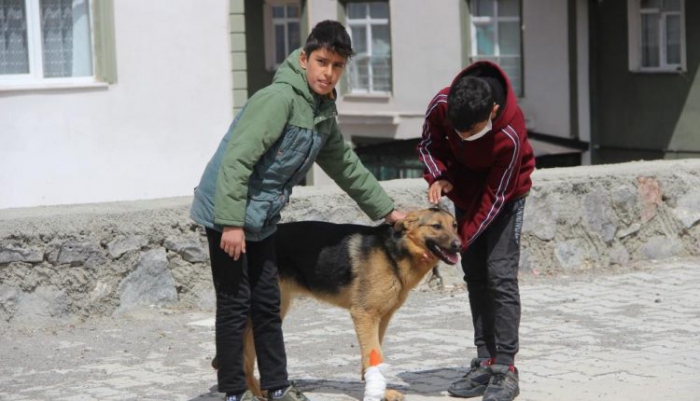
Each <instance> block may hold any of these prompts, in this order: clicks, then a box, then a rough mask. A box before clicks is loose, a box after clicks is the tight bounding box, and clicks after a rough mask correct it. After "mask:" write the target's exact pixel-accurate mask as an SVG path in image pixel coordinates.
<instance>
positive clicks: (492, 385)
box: [483, 364, 520, 401]
mask: <svg viewBox="0 0 700 401" xmlns="http://www.w3.org/2000/svg"><path fill="white" fill-rule="evenodd" d="M489 368H490V369H491V373H492V376H491V380H489V385H488V386H487V387H486V391H485V392H484V399H483V401H513V399H515V397H517V396H518V394H520V386H519V385H518V381H519V378H518V376H519V375H518V369H516V368H513V370H510V367H509V366H508V365H497V364H494V365H491V366H489Z"/></svg>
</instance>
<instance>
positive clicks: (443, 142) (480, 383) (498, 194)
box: [418, 61, 535, 401]
mask: <svg viewBox="0 0 700 401" xmlns="http://www.w3.org/2000/svg"><path fill="white" fill-rule="evenodd" d="M418 153H419V158H420V160H421V161H422V162H423V164H424V165H425V173H424V177H425V179H426V181H428V184H429V189H428V200H429V201H430V202H431V203H437V202H438V201H439V200H440V198H441V196H442V195H446V196H447V197H448V198H449V199H451V200H452V202H453V203H454V205H455V212H456V215H457V219H458V221H459V232H460V235H461V237H462V244H463V249H462V269H463V270H464V280H465V281H466V283H467V289H468V291H469V304H470V307H471V312H472V321H473V324H474V344H475V345H476V348H477V357H476V358H474V359H473V360H472V362H471V368H470V370H469V371H468V372H467V374H466V375H465V376H464V377H463V378H461V379H460V380H458V381H456V382H455V383H453V384H452V385H451V386H450V387H449V389H448V392H449V393H450V395H453V396H456V397H465V398H466V397H476V396H480V395H482V394H483V395H484V398H483V399H484V401H496V400H498V401H501V400H508V401H509V400H512V399H514V398H515V397H517V395H518V394H519V392H520V389H519V386H518V370H517V369H516V368H515V354H516V353H517V352H518V329H519V326H520V291H519V289H518V263H519V260H520V232H521V228H522V218H523V209H524V207H525V197H526V196H527V194H528V192H529V190H530V187H531V186H532V182H531V180H530V175H531V174H532V171H533V170H534V168H535V158H534V155H533V152H532V148H531V147H530V143H529V142H528V140H527V132H526V129H525V118H524V116H523V112H522V110H520V107H518V104H517V99H516V94H515V93H514V92H513V88H512V86H511V85H510V81H509V79H508V77H507V76H506V74H505V73H504V72H503V71H502V70H501V69H500V68H499V67H498V66H497V65H496V64H494V63H491V62H488V61H480V62H476V63H474V64H472V65H470V66H469V67H467V68H466V69H464V70H463V71H462V72H461V73H460V74H459V75H457V77H456V78H455V79H454V81H453V82H452V85H450V86H449V87H447V88H444V89H442V90H441V91H440V92H438V94H437V95H436V96H435V97H434V98H433V100H432V101H431V102H430V105H429V107H428V111H427V113H426V115H425V123H424V125H423V137H422V140H421V142H420V143H419V145H418Z"/></svg>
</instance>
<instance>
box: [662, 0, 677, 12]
mask: <svg viewBox="0 0 700 401" xmlns="http://www.w3.org/2000/svg"><path fill="white" fill-rule="evenodd" d="M663 10H664V11H681V0H664V6H663Z"/></svg>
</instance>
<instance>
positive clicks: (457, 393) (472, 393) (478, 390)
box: [447, 386, 486, 398]
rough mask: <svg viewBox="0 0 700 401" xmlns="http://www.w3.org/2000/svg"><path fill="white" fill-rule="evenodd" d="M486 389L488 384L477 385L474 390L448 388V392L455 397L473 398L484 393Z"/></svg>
mask: <svg viewBox="0 0 700 401" xmlns="http://www.w3.org/2000/svg"><path fill="white" fill-rule="evenodd" d="M485 391H486V386H479V387H475V388H473V389H472V390H453V389H450V388H448V389H447V393H448V394H449V395H451V396H453V397H459V398H472V397H479V396H482V395H484V392H485Z"/></svg>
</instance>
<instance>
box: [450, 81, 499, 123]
mask: <svg viewBox="0 0 700 401" xmlns="http://www.w3.org/2000/svg"><path fill="white" fill-rule="evenodd" d="M493 103H494V95H493V91H492V89H491V85H489V84H488V82H486V80H484V79H483V78H479V77H474V76H470V75H463V76H461V77H459V78H457V81H456V82H455V83H454V84H452V86H451V87H450V92H449V93H448V95H447V118H448V119H449V121H450V123H451V124H452V127H453V128H454V129H456V130H457V131H468V130H469V129H470V128H472V127H473V126H474V124H476V123H478V122H481V121H484V120H486V119H487V118H489V115H491V111H492V110H493Z"/></svg>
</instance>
